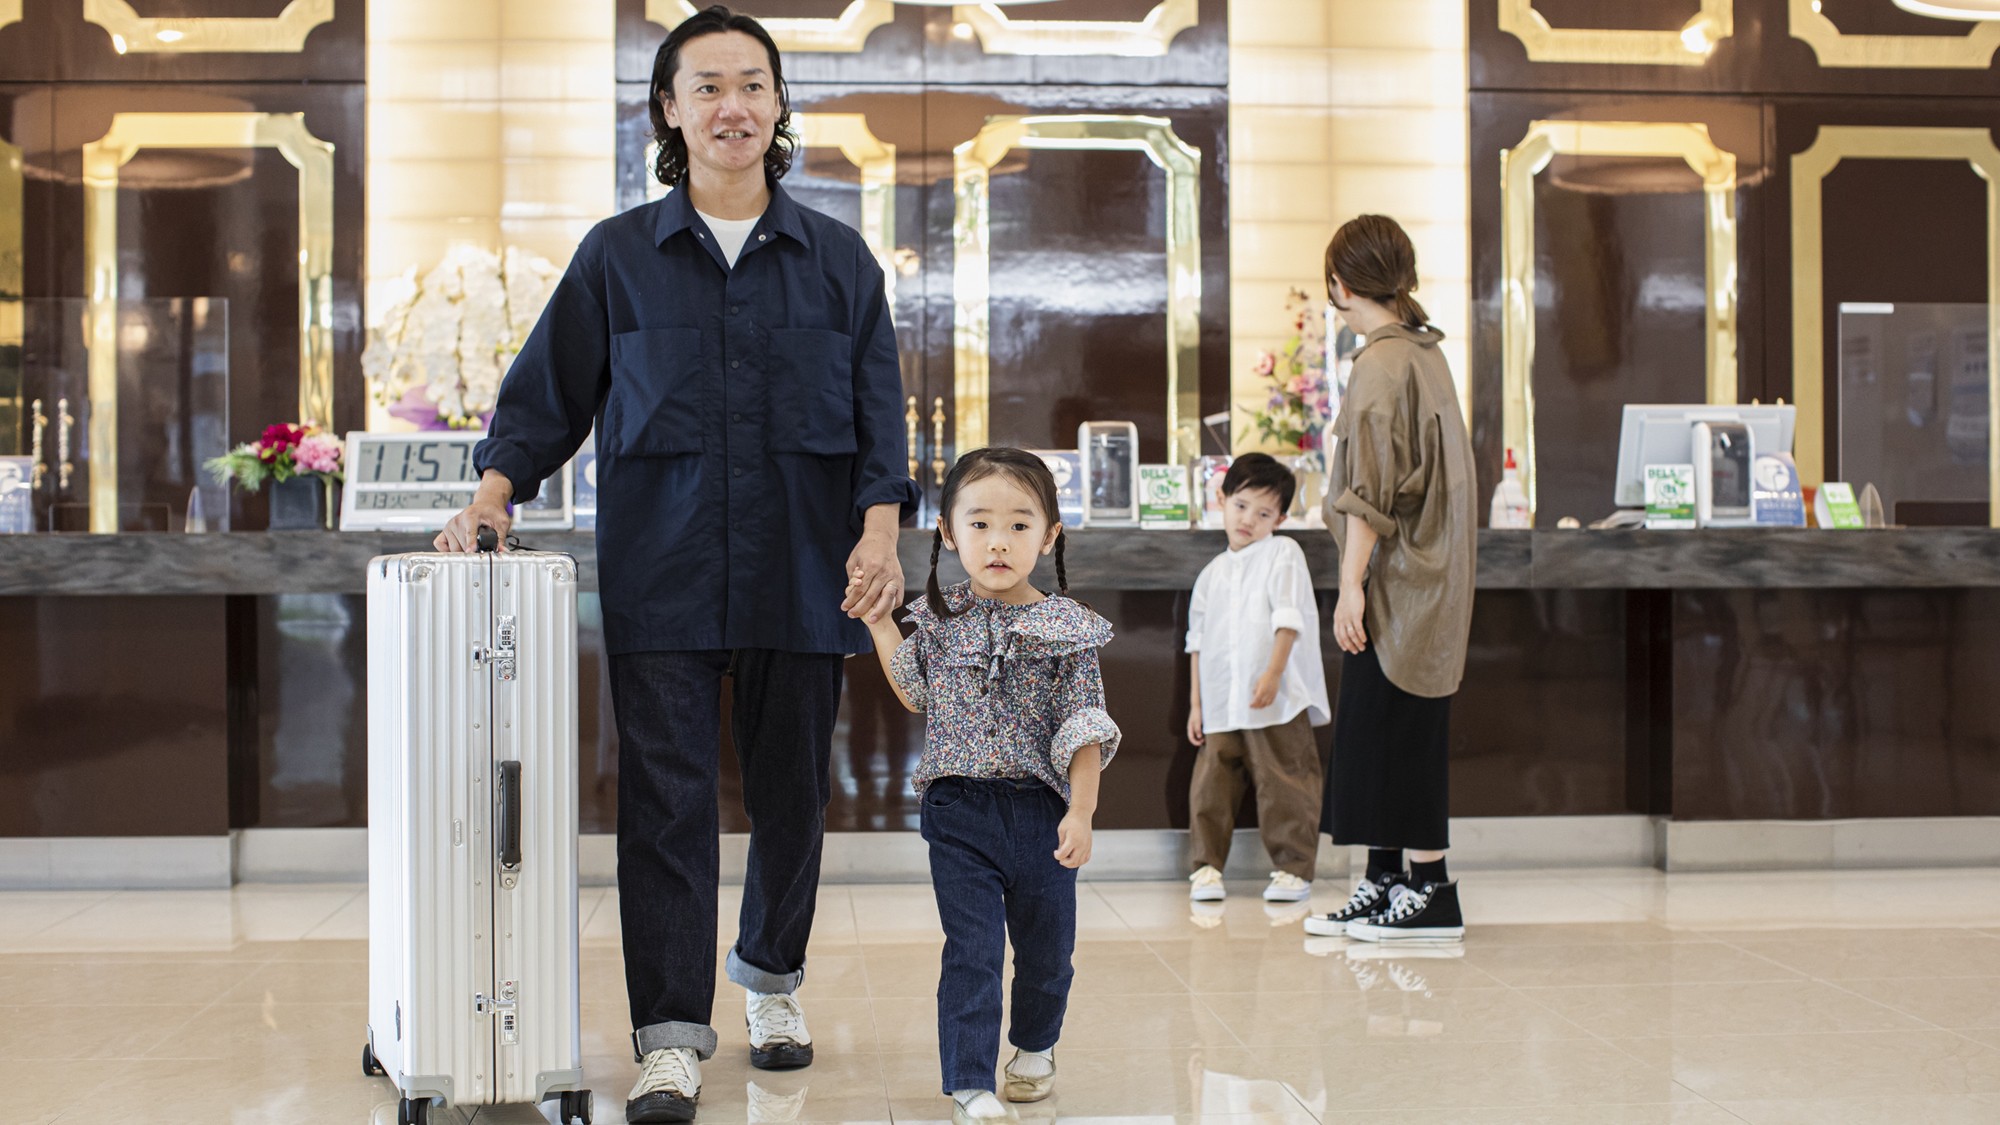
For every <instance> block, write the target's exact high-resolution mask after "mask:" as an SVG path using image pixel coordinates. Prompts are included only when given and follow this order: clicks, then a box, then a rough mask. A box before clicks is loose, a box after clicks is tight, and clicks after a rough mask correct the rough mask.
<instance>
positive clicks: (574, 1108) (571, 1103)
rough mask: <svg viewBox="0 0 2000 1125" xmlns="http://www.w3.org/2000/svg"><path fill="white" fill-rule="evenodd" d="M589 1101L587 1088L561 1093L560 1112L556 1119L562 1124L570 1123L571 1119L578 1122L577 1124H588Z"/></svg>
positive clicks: (567, 1124) (568, 1124)
mask: <svg viewBox="0 0 2000 1125" xmlns="http://www.w3.org/2000/svg"><path fill="white" fill-rule="evenodd" d="M590 1102H591V1098H590V1091H589V1090H573V1091H570V1092H568V1093H565V1094H563V1096H562V1106H561V1110H562V1112H561V1113H560V1114H559V1115H558V1120H560V1121H561V1123H562V1125H570V1122H572V1121H574V1122H578V1123H579V1125H590V1109H591V1106H590Z"/></svg>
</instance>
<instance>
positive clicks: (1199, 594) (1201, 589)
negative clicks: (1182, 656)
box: [1183, 570, 1208, 652]
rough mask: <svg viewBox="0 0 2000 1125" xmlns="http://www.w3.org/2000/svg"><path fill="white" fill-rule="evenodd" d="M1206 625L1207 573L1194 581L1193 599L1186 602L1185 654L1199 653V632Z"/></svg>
mask: <svg viewBox="0 0 2000 1125" xmlns="http://www.w3.org/2000/svg"><path fill="white" fill-rule="evenodd" d="M1207 625H1208V571H1206V570H1203V571H1202V572H1201V577H1199V578H1197V579H1195V580H1194V597H1193V598H1191V599H1189V601H1188V631H1187V648H1186V649H1184V650H1183V651H1185V652H1200V651H1201V631H1202V629H1204V628H1205V627H1207Z"/></svg>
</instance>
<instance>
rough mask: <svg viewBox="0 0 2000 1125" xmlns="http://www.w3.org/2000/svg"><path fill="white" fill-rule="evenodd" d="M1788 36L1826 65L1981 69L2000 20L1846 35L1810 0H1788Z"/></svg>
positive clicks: (1999, 38) (1989, 60)
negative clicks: (1926, 31) (1936, 31)
mask: <svg viewBox="0 0 2000 1125" xmlns="http://www.w3.org/2000/svg"><path fill="white" fill-rule="evenodd" d="M1787 14H1788V16H1789V17H1790V23H1791V32H1792V38H1794V39H1803V40H1805V42H1806V45H1807V46H1810V47H1811V48H1812V49H1813V54H1814V55H1816V56H1817V57H1818V58H1819V65H1821V66H1827V67H1871V68H1877V69H1892V70H1985V69H1986V68H1987V67H1989V66H1992V65H1993V52H1994V51H1995V50H1996V49H2000V21H1986V22H1981V23H1979V24H1977V25H1976V26H1974V27H1973V29H1972V31H1971V32H1970V33H1969V34H1966V35H1849V34H1847V33H1845V32H1843V31H1841V30H1840V28H1839V27H1838V26H1836V25H1835V24H1834V22H1833V20H1831V19H1829V18H1828V17H1827V15H1826V14H1825V13H1824V12H1821V11H1818V10H1816V9H1815V8H1814V6H1813V0H1791V2H1790V8H1789V11H1788V13H1787Z"/></svg>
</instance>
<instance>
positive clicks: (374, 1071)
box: [361, 1043, 389, 1078]
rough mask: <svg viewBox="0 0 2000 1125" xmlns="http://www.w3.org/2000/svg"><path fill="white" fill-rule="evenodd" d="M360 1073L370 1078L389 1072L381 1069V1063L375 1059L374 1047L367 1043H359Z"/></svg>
mask: <svg viewBox="0 0 2000 1125" xmlns="http://www.w3.org/2000/svg"><path fill="white" fill-rule="evenodd" d="M361 1073H363V1074H365V1075H367V1076H368V1077H370V1078H380V1077H382V1076H383V1075H386V1074H388V1073H389V1072H388V1071H386V1070H383V1069H382V1064H381V1063H379V1062H376V1061H375V1048H374V1047H373V1046H371V1045H369V1044H367V1043H363V1044H362V1045H361Z"/></svg>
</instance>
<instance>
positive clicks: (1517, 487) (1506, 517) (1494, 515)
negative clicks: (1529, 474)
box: [1486, 449, 1535, 531]
mask: <svg viewBox="0 0 2000 1125" xmlns="http://www.w3.org/2000/svg"><path fill="white" fill-rule="evenodd" d="M1486 526H1487V527H1490V528H1496V529H1509V530H1515V531H1527V530H1529V529H1531V528H1533V527H1534V526H1535V517H1534V514H1533V513H1532V512H1530V511H1529V510H1528V490H1527V489H1525V488H1522V487H1521V472H1520V469H1518V468H1517V467H1516V466H1515V464H1514V451H1513V450H1511V449H1509V450H1508V451H1507V467H1506V468H1505V469H1503V470H1501V473H1500V487H1498V488H1496V489H1494V490H1493V508H1492V510H1491V511H1489V512H1488V513H1487V515H1486Z"/></svg>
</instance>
